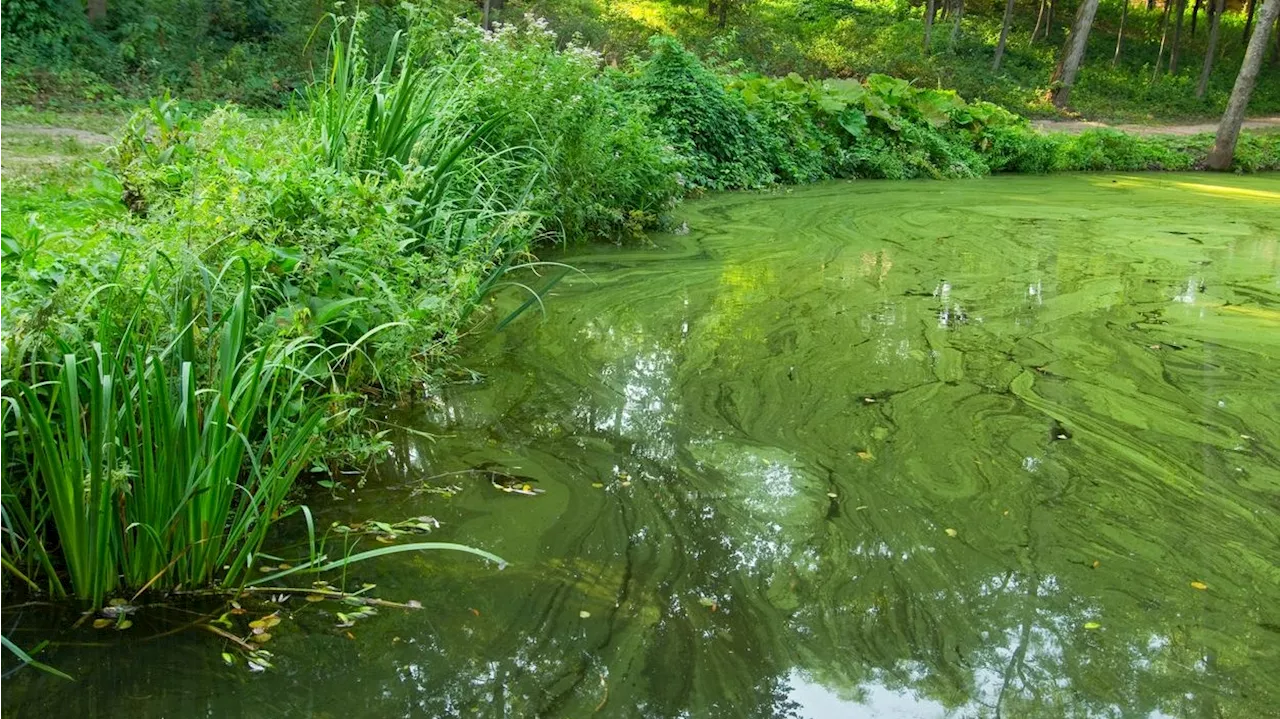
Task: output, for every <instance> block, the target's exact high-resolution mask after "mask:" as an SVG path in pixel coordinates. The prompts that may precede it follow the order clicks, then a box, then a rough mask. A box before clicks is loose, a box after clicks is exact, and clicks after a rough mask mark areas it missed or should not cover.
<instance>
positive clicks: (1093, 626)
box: [1084, 622, 1102, 629]
mask: <svg viewBox="0 0 1280 719" xmlns="http://www.w3.org/2000/svg"><path fill="white" fill-rule="evenodd" d="M1084 628H1085V629H1101V628H1102V625H1101V624H1099V623H1097V622H1085V623H1084Z"/></svg>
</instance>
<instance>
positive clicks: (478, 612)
mask: <svg viewBox="0 0 1280 719" xmlns="http://www.w3.org/2000/svg"><path fill="white" fill-rule="evenodd" d="M471 613H472V614H474V615H476V616H477V617H478V616H480V610H479V609H476V608H475V607H472V608H471Z"/></svg>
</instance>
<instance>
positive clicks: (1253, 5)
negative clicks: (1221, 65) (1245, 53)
mask: <svg viewBox="0 0 1280 719" xmlns="http://www.w3.org/2000/svg"><path fill="white" fill-rule="evenodd" d="M1257 7H1258V0H1249V4H1248V5H1247V6H1246V7H1245V11H1244V34H1242V35H1241V36H1240V44H1241V45H1243V44H1244V43H1246V42H1249V31H1250V30H1252V29H1253V11H1254V10H1256V9H1257Z"/></svg>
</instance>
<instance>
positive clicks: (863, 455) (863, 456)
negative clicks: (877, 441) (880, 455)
mask: <svg viewBox="0 0 1280 719" xmlns="http://www.w3.org/2000/svg"><path fill="white" fill-rule="evenodd" d="M858 459H860V460H862V461H863V462H867V461H869V460H870V459H871V453H870V452H867V451H865V450H863V451H861V452H858Z"/></svg>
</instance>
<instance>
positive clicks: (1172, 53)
mask: <svg viewBox="0 0 1280 719" xmlns="http://www.w3.org/2000/svg"><path fill="white" fill-rule="evenodd" d="M1186 14H1187V0H1178V22H1177V23H1175V24H1174V26H1173V47H1172V48H1170V49H1169V74H1170V75H1177V74H1178V49H1179V48H1180V47H1181V43H1182V18H1183V16H1185V15H1186Z"/></svg>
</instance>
